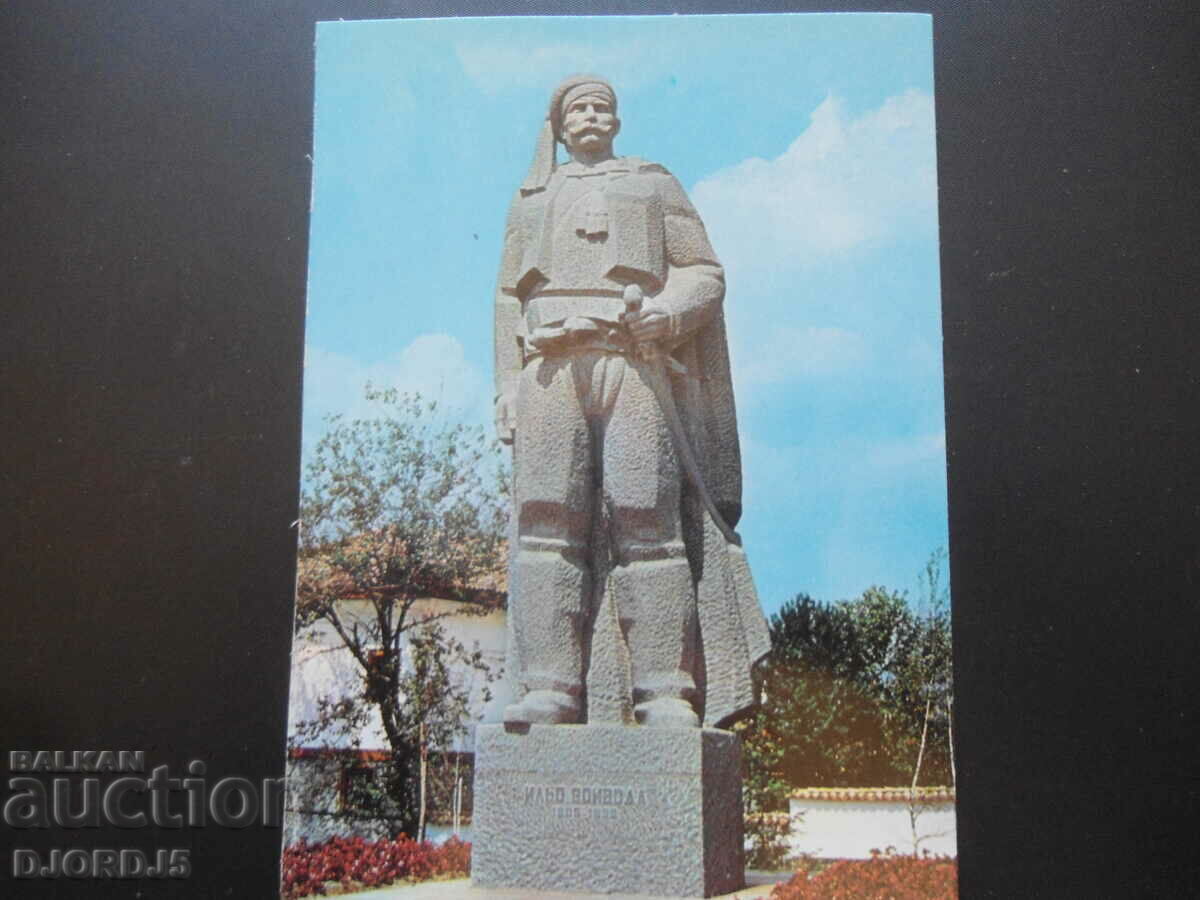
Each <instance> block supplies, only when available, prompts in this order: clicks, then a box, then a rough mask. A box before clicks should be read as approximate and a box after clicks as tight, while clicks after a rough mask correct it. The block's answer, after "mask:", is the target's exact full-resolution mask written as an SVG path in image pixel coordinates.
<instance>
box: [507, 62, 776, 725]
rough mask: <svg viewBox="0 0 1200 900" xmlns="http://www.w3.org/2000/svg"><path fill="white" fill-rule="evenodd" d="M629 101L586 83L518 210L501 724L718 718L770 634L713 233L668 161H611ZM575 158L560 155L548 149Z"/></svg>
mask: <svg viewBox="0 0 1200 900" xmlns="http://www.w3.org/2000/svg"><path fill="white" fill-rule="evenodd" d="M620 126H621V123H620V120H619V119H618V118H617V97H616V94H615V92H614V91H613V88H612V87H611V86H610V85H609V84H608V82H606V81H604V80H603V79H601V78H596V77H593V76H574V77H571V78H568V79H566V80H565V81H563V82H562V83H561V84H560V85H559V86H558V88H557V89H556V90H555V91H554V94H553V96H552V98H551V101H550V108H549V113H548V115H547V118H546V122H545V125H544V127H543V130H542V134H541V136H540V138H539V142H538V147H537V152H536V155H535V158H534V162H533V166H532V168H531V169H530V172H529V174H528V176H527V177H526V179H525V182H524V183H523V184H522V185H521V187H520V189H519V190H518V192H517V194H516V196H515V198H514V199H513V202H512V206H511V209H510V211H509V216H508V223H507V227H506V230H505V240H504V254H503V259H502V262H501V268H500V277H499V285H498V289H497V293H496V310H495V316H496V319H495V326H496V329H495V338H496V387H497V398H496V424H497V429H498V432H499V434H500V437H501V440H504V441H506V442H512V443H513V444H514V479H515V481H514V488H515V509H514V522H513V528H512V532H513V545H512V546H513V548H514V550H513V553H512V563H511V566H512V570H511V574H510V583H509V584H510V603H509V623H510V624H509V666H508V671H509V674H510V677H512V678H513V680H514V683H515V685H516V692H517V702H515V703H513V704H512V705H510V706H509V707H507V709H506V710H505V715H504V718H505V722H506V723H508V724H518V725H524V724H567V723H582V722H585V721H586V722H588V723H589V724H590V723H600V722H605V723H624V724H634V723H635V722H636V723H640V724H643V725H649V726H666V727H692V728H694V727H696V726H699V725H701V724H702V723H703V724H704V725H705V726H712V727H724V726H725V725H727V724H729V723H731V722H733V721H734V720H735V719H737V718H738V717H739V716H740V715H742V714H744V713H745V712H746V711H747V710H748V709H749V708H750V707H751V706H752V705H753V703H754V692H753V686H752V682H751V669H752V667H753V666H754V664H755V663H756V662H758V661H759V660H760V659H761V658H762V657H763V656H764V655H765V654H766V652H767V650H768V649H769V637H768V633H767V628H766V623H765V621H764V619H763V615H762V611H761V609H760V608H759V605H758V598H757V595H756V594H755V591H754V585H753V582H752V580H751V578H750V571H749V568H748V566H747V564H746V559H745V555H744V554H743V552H742V548H741V542H740V539H739V538H738V536H737V534H736V533H735V532H734V531H733V528H734V526H735V525H736V524H737V521H738V519H739V517H740V515H741V460H740V453H739V449H738V438H737V423H736V418H735V413H734V403H733V393H732V389H731V384H730V377H729V357H728V350H727V347H726V340H725V324H724V317H723V314H722V310H721V304H722V301H723V299H724V296H725V282H724V273H723V270H722V268H721V265H720V263H719V262H718V261H717V257H716V254H715V253H714V252H713V250H712V247H711V246H709V241H708V236H707V234H706V233H705V230H704V225H703V223H702V222H701V221H700V217H699V216H698V215H697V214H696V211H695V209H694V208H693V207H692V205H691V203H690V202H689V200H688V198H687V195H686V194H685V192H684V190H683V188H682V187H681V186H680V184H679V182H678V181H676V179H675V178H674V177H673V176H672V175H671V174H670V173H669V172H668V171H667V170H666V169H665V168H663V167H662V166H660V165H657V164H655V163H651V162H647V161H645V160H642V159H638V158H636V157H628V156H627V157H617V156H614V155H613V139H614V138H615V137H616V136H617V133H618V131H619V130H620ZM559 142H561V143H562V144H563V145H565V147H566V149H567V152H568V153H569V155H570V160H569V161H568V162H566V163H563V164H559V162H558V160H557V158H556V156H557V154H556V144H557V143H559Z"/></svg>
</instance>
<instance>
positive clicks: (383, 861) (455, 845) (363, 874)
mask: <svg viewBox="0 0 1200 900" xmlns="http://www.w3.org/2000/svg"><path fill="white" fill-rule="evenodd" d="M470 870H471V845H470V844H467V843H464V842H462V841H460V840H459V839H458V838H450V840H448V841H446V843H444V844H442V845H441V846H440V847H439V846H437V845H435V844H433V843H431V842H429V841H424V842H422V843H417V842H416V841H414V840H413V839H412V838H409V837H406V836H405V835H401V836H400V837H398V838H396V839H395V840H381V841H367V840H365V839H363V838H361V837H351V838H346V837H333V838H330V839H329V840H327V841H322V842H321V843H319V844H312V845H310V844H308V843H306V842H305V841H303V840H302V841H300V843H298V844H293V845H292V846H290V847H287V848H285V849H284V851H283V879H282V881H283V883H282V893H283V896H284V897H285V898H286V900H293V898H296V897H306V896H308V895H309V894H324V893H325V883H326V882H329V881H337V882H340V883H341V884H342V886H343V888H349V887H351V885H352V884H354V883H357V884H358V885H359V886H360V887H365V888H366V887H378V886H379V885H384V884H392V883H393V882H395V881H398V880H401V879H407V880H409V881H426V880H428V879H430V878H437V877H445V876H447V875H466V874H467V873H468V872H470Z"/></svg>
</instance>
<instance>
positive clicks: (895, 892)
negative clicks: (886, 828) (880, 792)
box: [771, 851, 958, 900]
mask: <svg viewBox="0 0 1200 900" xmlns="http://www.w3.org/2000/svg"><path fill="white" fill-rule="evenodd" d="M957 897H958V864H957V863H956V862H955V861H954V860H953V859H951V858H950V857H947V856H925V857H917V856H893V855H890V854H889V855H886V856H884V855H881V854H880V853H878V851H874V852H873V855H872V858H871V859H839V860H837V861H836V862H834V863H832V864H830V865H829V866H827V867H825V868H823V869H821V870H820V871H819V872H817V871H815V869H814V868H812V867H810V866H807V865H806V866H805V867H804V868H802V869H801V870H800V871H798V872H797V873H796V874H795V875H794V876H793V877H792V879H791V881H787V882H785V883H783V884H780V885H777V886H776V888H775V890H773V891H772V892H771V900H956V898H957Z"/></svg>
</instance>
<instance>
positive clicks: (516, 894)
mask: <svg viewBox="0 0 1200 900" xmlns="http://www.w3.org/2000/svg"><path fill="white" fill-rule="evenodd" d="M790 877H791V873H790V872H747V873H746V885H747V886H746V887H744V888H742V889H741V890H740V891H735V892H734V893H732V894H722V895H721V896H720V897H719V898H715V900H734V898H736V900H747V898H751V897H766V896H768V895H769V894H770V893H771V888H773V887H774V886H775V885H776V884H777V883H778V882H781V881H787V879H788V878H790ZM346 896H347V897H348V898H357V897H361V898H363V900H597V897H598V896H599V895H597V894H580V893H576V892H574V891H571V892H566V891H529V890H515V889H497V888H489V889H484V888H473V887H471V881H470V879H467V878H462V879H458V880H456V881H426V882H424V883H423V884H410V885H404V886H403V887H386V888H379V889H377V890H374V891H359V892H358V893H354V894H348V895H346ZM603 896H604V897H605V898H606V900H682V898H674V897H659V896H651V895H648V894H605V895H603Z"/></svg>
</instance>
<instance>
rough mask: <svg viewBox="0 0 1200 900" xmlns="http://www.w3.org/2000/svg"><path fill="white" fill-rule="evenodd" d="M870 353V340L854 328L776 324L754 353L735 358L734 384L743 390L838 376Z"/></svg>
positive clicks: (861, 363) (758, 344)
mask: <svg viewBox="0 0 1200 900" xmlns="http://www.w3.org/2000/svg"><path fill="white" fill-rule="evenodd" d="M868 355H869V349H868V347H867V342H866V341H865V340H864V339H863V337H862V335H860V334H857V333H855V332H853V331H846V330H844V329H841V328H829V327H821V326H816V325H808V326H788V325H775V326H774V327H772V328H771V329H770V331H769V332H767V333H764V334H763V335H762V340H761V341H759V342H757V343H756V345H755V347H754V352H753V353H750V352H743V353H739V354H737V356H735V357H734V371H733V379H734V386H735V388H736V389H737V390H738V392H739V393H740V392H742V391H746V390H752V389H754V388H758V387H761V386H763V385H767V384H778V383H782V382H786V381H791V380H793V379H797V378H814V377H824V376H830V375H837V374H839V373H841V372H846V371H848V370H850V369H852V368H854V367H856V366H861V365H863V363H864V362H865V361H866V360H867V357H868Z"/></svg>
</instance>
